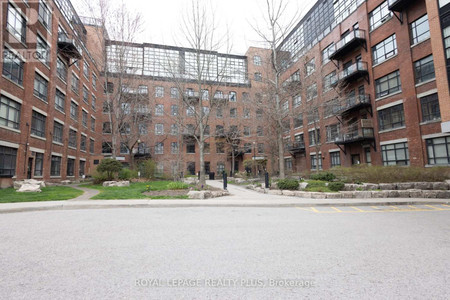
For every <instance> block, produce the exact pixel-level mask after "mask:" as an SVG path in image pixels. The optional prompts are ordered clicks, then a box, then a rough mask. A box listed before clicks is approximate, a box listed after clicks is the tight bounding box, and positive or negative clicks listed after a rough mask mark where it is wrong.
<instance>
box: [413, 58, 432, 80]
mask: <svg viewBox="0 0 450 300" xmlns="http://www.w3.org/2000/svg"><path fill="white" fill-rule="evenodd" d="M414 75H415V78H416V84H417V83H421V82H425V81H428V80H431V79H434V78H435V75H434V63H433V55H430V56H427V57H425V58H422V59H421V60H418V61H416V62H415V63H414Z"/></svg>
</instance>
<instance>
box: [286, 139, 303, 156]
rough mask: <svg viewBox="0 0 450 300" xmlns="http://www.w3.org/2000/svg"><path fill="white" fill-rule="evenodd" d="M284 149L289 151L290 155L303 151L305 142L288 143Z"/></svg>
mask: <svg viewBox="0 0 450 300" xmlns="http://www.w3.org/2000/svg"><path fill="white" fill-rule="evenodd" d="M286 150H287V151H288V152H289V153H291V155H295V154H297V153H302V152H305V143H303V142H294V143H289V144H287V145H286Z"/></svg>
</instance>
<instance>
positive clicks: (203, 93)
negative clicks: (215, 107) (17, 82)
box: [202, 90, 209, 101]
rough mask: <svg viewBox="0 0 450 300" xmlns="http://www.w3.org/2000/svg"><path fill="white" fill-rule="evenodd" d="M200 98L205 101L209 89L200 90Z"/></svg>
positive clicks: (207, 98)
mask: <svg viewBox="0 0 450 300" xmlns="http://www.w3.org/2000/svg"><path fill="white" fill-rule="evenodd" d="M202 100H205V101H208V100H209V91H208V90H202Z"/></svg>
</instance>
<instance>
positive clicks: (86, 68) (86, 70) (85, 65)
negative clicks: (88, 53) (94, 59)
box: [83, 61, 89, 80]
mask: <svg viewBox="0 0 450 300" xmlns="http://www.w3.org/2000/svg"><path fill="white" fill-rule="evenodd" d="M83 75H84V77H86V78H87V79H88V80H89V65H88V63H87V62H86V61H84V63H83Z"/></svg>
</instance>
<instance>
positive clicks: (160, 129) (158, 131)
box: [155, 124, 164, 135]
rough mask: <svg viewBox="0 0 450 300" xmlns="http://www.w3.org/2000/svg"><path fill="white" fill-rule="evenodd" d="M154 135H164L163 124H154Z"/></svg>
mask: <svg viewBox="0 0 450 300" xmlns="http://www.w3.org/2000/svg"><path fill="white" fill-rule="evenodd" d="M155 134H156V135H163V134H164V124H155Z"/></svg>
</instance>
